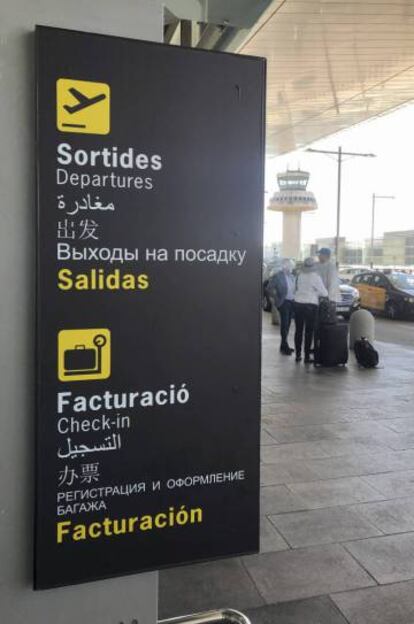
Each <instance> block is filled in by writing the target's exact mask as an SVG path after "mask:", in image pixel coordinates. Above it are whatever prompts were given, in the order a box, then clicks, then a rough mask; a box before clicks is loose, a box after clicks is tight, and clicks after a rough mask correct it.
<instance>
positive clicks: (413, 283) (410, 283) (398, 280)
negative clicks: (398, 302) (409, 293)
mask: <svg viewBox="0 0 414 624" xmlns="http://www.w3.org/2000/svg"><path fill="white" fill-rule="evenodd" d="M388 277H389V279H390V281H391V283H392V284H393V286H395V287H396V288H401V290H414V275H407V274H406V273H391V275H389V276H388Z"/></svg>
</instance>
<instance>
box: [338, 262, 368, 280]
mask: <svg viewBox="0 0 414 624" xmlns="http://www.w3.org/2000/svg"><path fill="white" fill-rule="evenodd" d="M367 270H368V267H361V266H359V267H355V266H353V267H349V266H348V267H346V266H341V267H339V278H340V279H341V280H342V283H343V284H350V283H351V281H352V279H353V278H354V277H355V275H359V274H360V273H363V272H364V271H367Z"/></svg>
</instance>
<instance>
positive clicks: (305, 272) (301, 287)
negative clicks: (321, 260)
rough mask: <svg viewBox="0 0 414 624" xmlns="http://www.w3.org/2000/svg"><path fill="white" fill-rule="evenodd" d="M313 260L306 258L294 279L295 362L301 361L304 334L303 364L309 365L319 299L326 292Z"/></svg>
mask: <svg viewBox="0 0 414 624" xmlns="http://www.w3.org/2000/svg"><path fill="white" fill-rule="evenodd" d="M316 267H317V265H316V263H315V260H314V259H313V258H306V260H305V261H304V263H303V267H302V269H301V271H300V273H299V275H298V276H297V279H296V289H295V303H294V313H295V326H296V329H295V351H296V361H297V362H300V361H301V359H302V345H303V334H305V364H311V363H312V361H313V360H312V359H311V349H312V343H313V339H314V334H315V326H316V320H317V317H318V306H319V297H327V296H328V291H327V289H326V288H325V286H324V283H323V281H322V278H321V276H320V275H319V274H318V273H317V271H316Z"/></svg>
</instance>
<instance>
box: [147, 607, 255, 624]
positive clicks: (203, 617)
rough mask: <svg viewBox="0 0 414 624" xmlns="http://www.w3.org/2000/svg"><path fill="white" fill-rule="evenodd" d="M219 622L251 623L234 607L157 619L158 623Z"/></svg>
mask: <svg viewBox="0 0 414 624" xmlns="http://www.w3.org/2000/svg"><path fill="white" fill-rule="evenodd" d="M220 622H222V623H224V622H229V623H230V624H251V622H250V620H249V618H248V617H247V615H244V613H241V612H240V611H236V610H235V609H217V610H215V611H204V612H203V613H193V614H191V615H183V616H179V617H173V618H169V619H167V620H159V621H158V624H219V623H220Z"/></svg>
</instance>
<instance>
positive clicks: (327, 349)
mask: <svg viewBox="0 0 414 624" xmlns="http://www.w3.org/2000/svg"><path fill="white" fill-rule="evenodd" d="M314 361H315V366H345V364H346V363H347V362H348V325H347V323H336V324H335V325H333V324H332V325H324V324H322V325H319V327H318V329H317V332H316V336H315V352H314Z"/></svg>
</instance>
